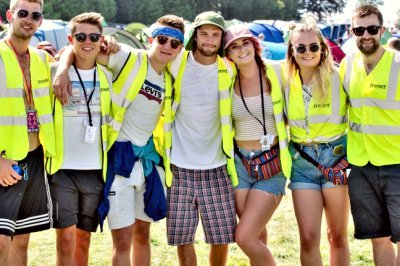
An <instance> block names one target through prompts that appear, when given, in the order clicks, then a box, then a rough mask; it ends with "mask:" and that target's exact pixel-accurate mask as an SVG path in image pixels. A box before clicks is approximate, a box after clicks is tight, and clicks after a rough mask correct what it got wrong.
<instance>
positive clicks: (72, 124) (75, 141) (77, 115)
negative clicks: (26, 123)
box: [61, 66, 102, 170]
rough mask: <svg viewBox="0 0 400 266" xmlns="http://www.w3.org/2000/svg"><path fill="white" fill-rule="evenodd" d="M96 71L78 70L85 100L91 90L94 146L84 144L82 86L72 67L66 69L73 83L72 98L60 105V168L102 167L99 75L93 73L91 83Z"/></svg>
mask: <svg viewBox="0 0 400 266" xmlns="http://www.w3.org/2000/svg"><path fill="white" fill-rule="evenodd" d="M95 69H96V68H93V69H90V70H80V69H78V71H79V74H80V76H81V78H82V82H83V84H84V86H85V90H86V93H87V97H88V98H89V96H90V94H91V93H92V91H93V89H94V92H93V96H92V99H91V100H90V105H89V107H90V113H91V114H92V123H93V126H94V127H96V135H95V142H94V143H87V142H85V134H86V127H87V126H88V125H89V116H88V108H87V105H86V98H85V94H84V91H83V88H82V85H81V83H80V81H79V78H78V75H77V73H76V71H75V69H74V67H73V66H71V67H70V68H69V70H68V75H69V78H70V80H71V82H72V96H70V97H69V99H68V104H67V105H66V106H63V118H64V129H63V130H64V158H63V164H62V166H61V169H78V170H89V169H101V168H102V148H101V120H100V119H101V107H100V89H99V88H100V81H99V74H98V73H97V71H96V83H95V85H94V84H93V82H94V73H95V72H94V71H95ZM93 85H94V86H93Z"/></svg>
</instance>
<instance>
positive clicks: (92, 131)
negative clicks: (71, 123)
mask: <svg viewBox="0 0 400 266" xmlns="http://www.w3.org/2000/svg"><path fill="white" fill-rule="evenodd" d="M96 131H97V127H94V126H93V127H91V126H87V127H86V134H85V142H86V143H89V144H93V143H94V142H95V140H96Z"/></svg>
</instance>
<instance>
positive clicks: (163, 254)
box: [29, 192, 373, 266]
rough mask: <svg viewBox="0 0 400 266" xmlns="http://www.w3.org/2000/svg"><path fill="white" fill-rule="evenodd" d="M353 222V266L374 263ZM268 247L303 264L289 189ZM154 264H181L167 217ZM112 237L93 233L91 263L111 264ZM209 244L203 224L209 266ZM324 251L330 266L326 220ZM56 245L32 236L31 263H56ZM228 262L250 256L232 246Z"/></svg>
mask: <svg viewBox="0 0 400 266" xmlns="http://www.w3.org/2000/svg"><path fill="white" fill-rule="evenodd" d="M353 231H354V230H353V224H352V221H351V217H350V221H349V242H350V253H351V265H352V266H353V265H354V266H364V265H373V261H372V252H371V244H370V241H367V240H364V241H360V240H356V239H354V238H353V236H352V235H353ZM268 241H269V244H268V245H269V248H270V249H271V252H272V253H273V255H274V257H275V260H276V262H277V265H282V266H293V265H300V262H299V261H300V248H299V235H298V230H297V224H296V218H295V216H294V211H293V207H292V199H291V196H290V192H289V193H287V196H285V198H284V199H283V200H282V202H281V204H280V206H279V208H278V210H277V211H276V212H275V214H274V216H273V218H272V220H271V221H270V222H269V225H268ZM151 246H152V254H153V255H152V265H162V266H164V265H165V266H169V265H171V266H172V265H178V260H177V256H176V248H175V247H172V246H168V244H167V237H166V229H165V220H163V221H161V222H159V223H157V224H154V225H152V230H151ZM111 249H112V240H111V234H110V231H109V230H108V229H107V226H105V230H104V232H103V233H99V232H98V233H95V234H93V235H92V244H91V249H90V261H89V264H90V265H96V266H97V265H99V266H102V265H111ZM208 251H209V248H208V245H206V244H205V243H204V239H203V236H202V230H201V226H199V229H198V230H197V234H196V252H197V259H198V265H208ZM321 254H322V259H323V264H324V265H328V261H329V257H328V256H329V246H328V243H327V239H326V225H325V223H323V228H322V237H321ZM55 261H56V246H55V232H54V230H48V231H44V232H40V233H34V234H32V235H31V241H30V247H29V265H37V266H39V265H40V266H43V265H46V266H47V265H55ZM228 265H230V266H245V265H249V263H248V260H247V257H246V256H245V255H244V254H243V252H242V251H241V250H240V248H239V247H238V246H237V245H236V244H232V245H230V247H229V254H228Z"/></svg>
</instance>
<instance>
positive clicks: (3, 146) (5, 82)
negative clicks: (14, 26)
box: [0, 41, 55, 160]
mask: <svg viewBox="0 0 400 266" xmlns="http://www.w3.org/2000/svg"><path fill="white" fill-rule="evenodd" d="M28 49H29V55H30V76H31V87H32V96H33V102H34V106H35V109H36V111H37V116H38V122H39V140H40V143H41V144H42V145H43V147H44V151H45V155H46V156H54V155H55V142H54V124H53V119H52V105H51V100H50V90H49V84H50V78H49V74H50V67H49V63H48V61H49V58H48V55H47V54H46V53H45V52H43V51H39V50H37V49H34V48H31V47H28ZM0 77H2V78H1V80H0V117H1V119H0V120H1V121H0V150H6V154H7V158H11V159H14V160H22V159H23V158H25V157H26V154H27V152H28V150H29V140H28V131H27V121H26V119H27V115H26V110H25V102H24V97H23V95H24V84H23V80H24V78H23V75H22V72H21V69H20V66H19V63H18V60H17V58H16V56H15V54H14V52H13V51H12V49H11V48H9V47H8V46H7V44H6V43H5V42H4V41H1V42H0Z"/></svg>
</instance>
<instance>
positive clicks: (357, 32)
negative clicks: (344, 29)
mask: <svg viewBox="0 0 400 266" xmlns="http://www.w3.org/2000/svg"><path fill="white" fill-rule="evenodd" d="M380 29H381V26H375V25H371V26H368V27H366V28H364V27H357V28H353V29H352V31H353V33H354V35H356V36H363V35H364V32H365V30H367V31H368V33H369V34H370V35H376V34H378V32H379V30H380Z"/></svg>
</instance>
